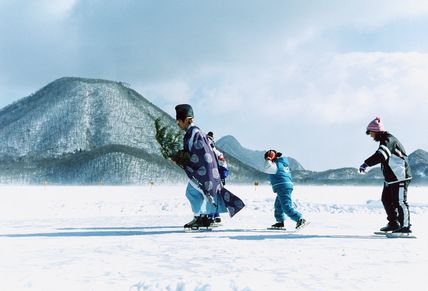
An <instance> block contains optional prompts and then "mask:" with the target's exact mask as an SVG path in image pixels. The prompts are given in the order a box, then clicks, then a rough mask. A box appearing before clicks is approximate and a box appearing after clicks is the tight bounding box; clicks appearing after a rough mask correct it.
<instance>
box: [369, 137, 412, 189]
mask: <svg viewBox="0 0 428 291" xmlns="http://www.w3.org/2000/svg"><path fill="white" fill-rule="evenodd" d="M376 140H378V141H379V143H380V144H379V149H378V150H377V151H376V152H375V153H374V154H373V155H372V156H371V157H369V158H368V159H367V160H365V161H364V162H365V163H366V164H367V165H369V166H370V167H373V166H375V165H377V164H379V163H380V164H381V167H382V172H383V176H384V177H385V182H387V183H388V184H393V183H396V182H401V181H407V180H410V179H411V178H412V177H411V172H410V166H409V160H408V158H407V154H406V151H405V150H404V147H403V145H402V144H401V143H400V142H399V141H398V139H397V138H396V137H395V136H393V135H392V134H390V133H389V132H386V131H385V132H383V133H380V134H379V136H378V137H377V139H376Z"/></svg>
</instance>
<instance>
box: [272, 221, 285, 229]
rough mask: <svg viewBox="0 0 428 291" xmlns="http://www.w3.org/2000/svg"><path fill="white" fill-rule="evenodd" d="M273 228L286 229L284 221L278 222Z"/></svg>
mask: <svg viewBox="0 0 428 291" xmlns="http://www.w3.org/2000/svg"><path fill="white" fill-rule="evenodd" d="M271 228H284V221H281V222H277V223H275V224H272V225H271Z"/></svg>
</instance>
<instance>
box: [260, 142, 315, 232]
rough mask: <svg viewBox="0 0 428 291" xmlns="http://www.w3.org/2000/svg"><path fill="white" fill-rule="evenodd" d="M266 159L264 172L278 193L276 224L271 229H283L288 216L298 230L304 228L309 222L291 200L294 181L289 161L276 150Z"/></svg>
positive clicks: (270, 152)
mask: <svg viewBox="0 0 428 291" xmlns="http://www.w3.org/2000/svg"><path fill="white" fill-rule="evenodd" d="M264 157H265V167H264V170H263V171H264V172H265V173H266V174H269V180H270V183H271V184H272V190H273V192H274V193H276V199H275V212H274V216H275V219H276V223H275V224H273V225H272V226H271V228H273V229H283V228H284V220H285V217H286V216H288V217H290V219H291V220H293V221H295V222H296V229H300V228H302V227H304V226H305V225H306V224H308V222H307V221H306V220H305V219H304V218H302V214H301V213H299V212H298V211H297V210H296V209H294V207H293V201H292V200H291V193H292V192H293V181H292V179H291V172H290V168H289V163H288V159H287V158H286V157H283V156H282V153H280V152H277V151H275V150H268V151H267V152H266V153H265V156H264Z"/></svg>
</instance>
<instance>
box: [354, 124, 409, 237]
mask: <svg viewBox="0 0 428 291" xmlns="http://www.w3.org/2000/svg"><path fill="white" fill-rule="evenodd" d="M366 134H367V135H370V136H371V137H372V138H373V139H374V140H375V141H377V142H379V148H378V150H377V151H376V152H375V153H374V154H373V155H371V156H370V157H369V158H368V159H367V160H365V161H364V163H363V164H362V165H361V166H360V173H363V174H364V173H365V172H366V171H367V168H368V167H373V166H375V165H378V164H380V165H381V169H382V173H383V176H384V178H385V182H384V187H383V191H382V203H383V207H384V208H385V212H386V215H387V219H388V224H387V225H386V226H385V227H382V228H381V229H380V231H383V232H394V233H411V232H412V231H411V229H410V226H411V224H410V212H409V205H408V204H407V187H408V185H409V183H410V180H411V179H412V177H411V173H410V167H409V162H408V158H407V154H406V151H405V150H404V147H403V145H402V144H401V143H400V142H399V141H398V139H397V138H396V137H395V136H393V135H392V134H390V133H389V132H387V131H386V130H385V128H384V125H383V123H382V122H381V120H380V118H379V117H376V118H375V119H374V120H372V121H371V122H370V123H369V125H368V126H367V129H366Z"/></svg>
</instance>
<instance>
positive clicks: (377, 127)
mask: <svg viewBox="0 0 428 291" xmlns="http://www.w3.org/2000/svg"><path fill="white" fill-rule="evenodd" d="M371 131H372V132H383V131H385V127H384V126H383V123H382V122H381V121H380V117H376V118H375V119H373V120H372V121H370V123H369V125H367V129H366V134H370V132H371Z"/></svg>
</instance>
